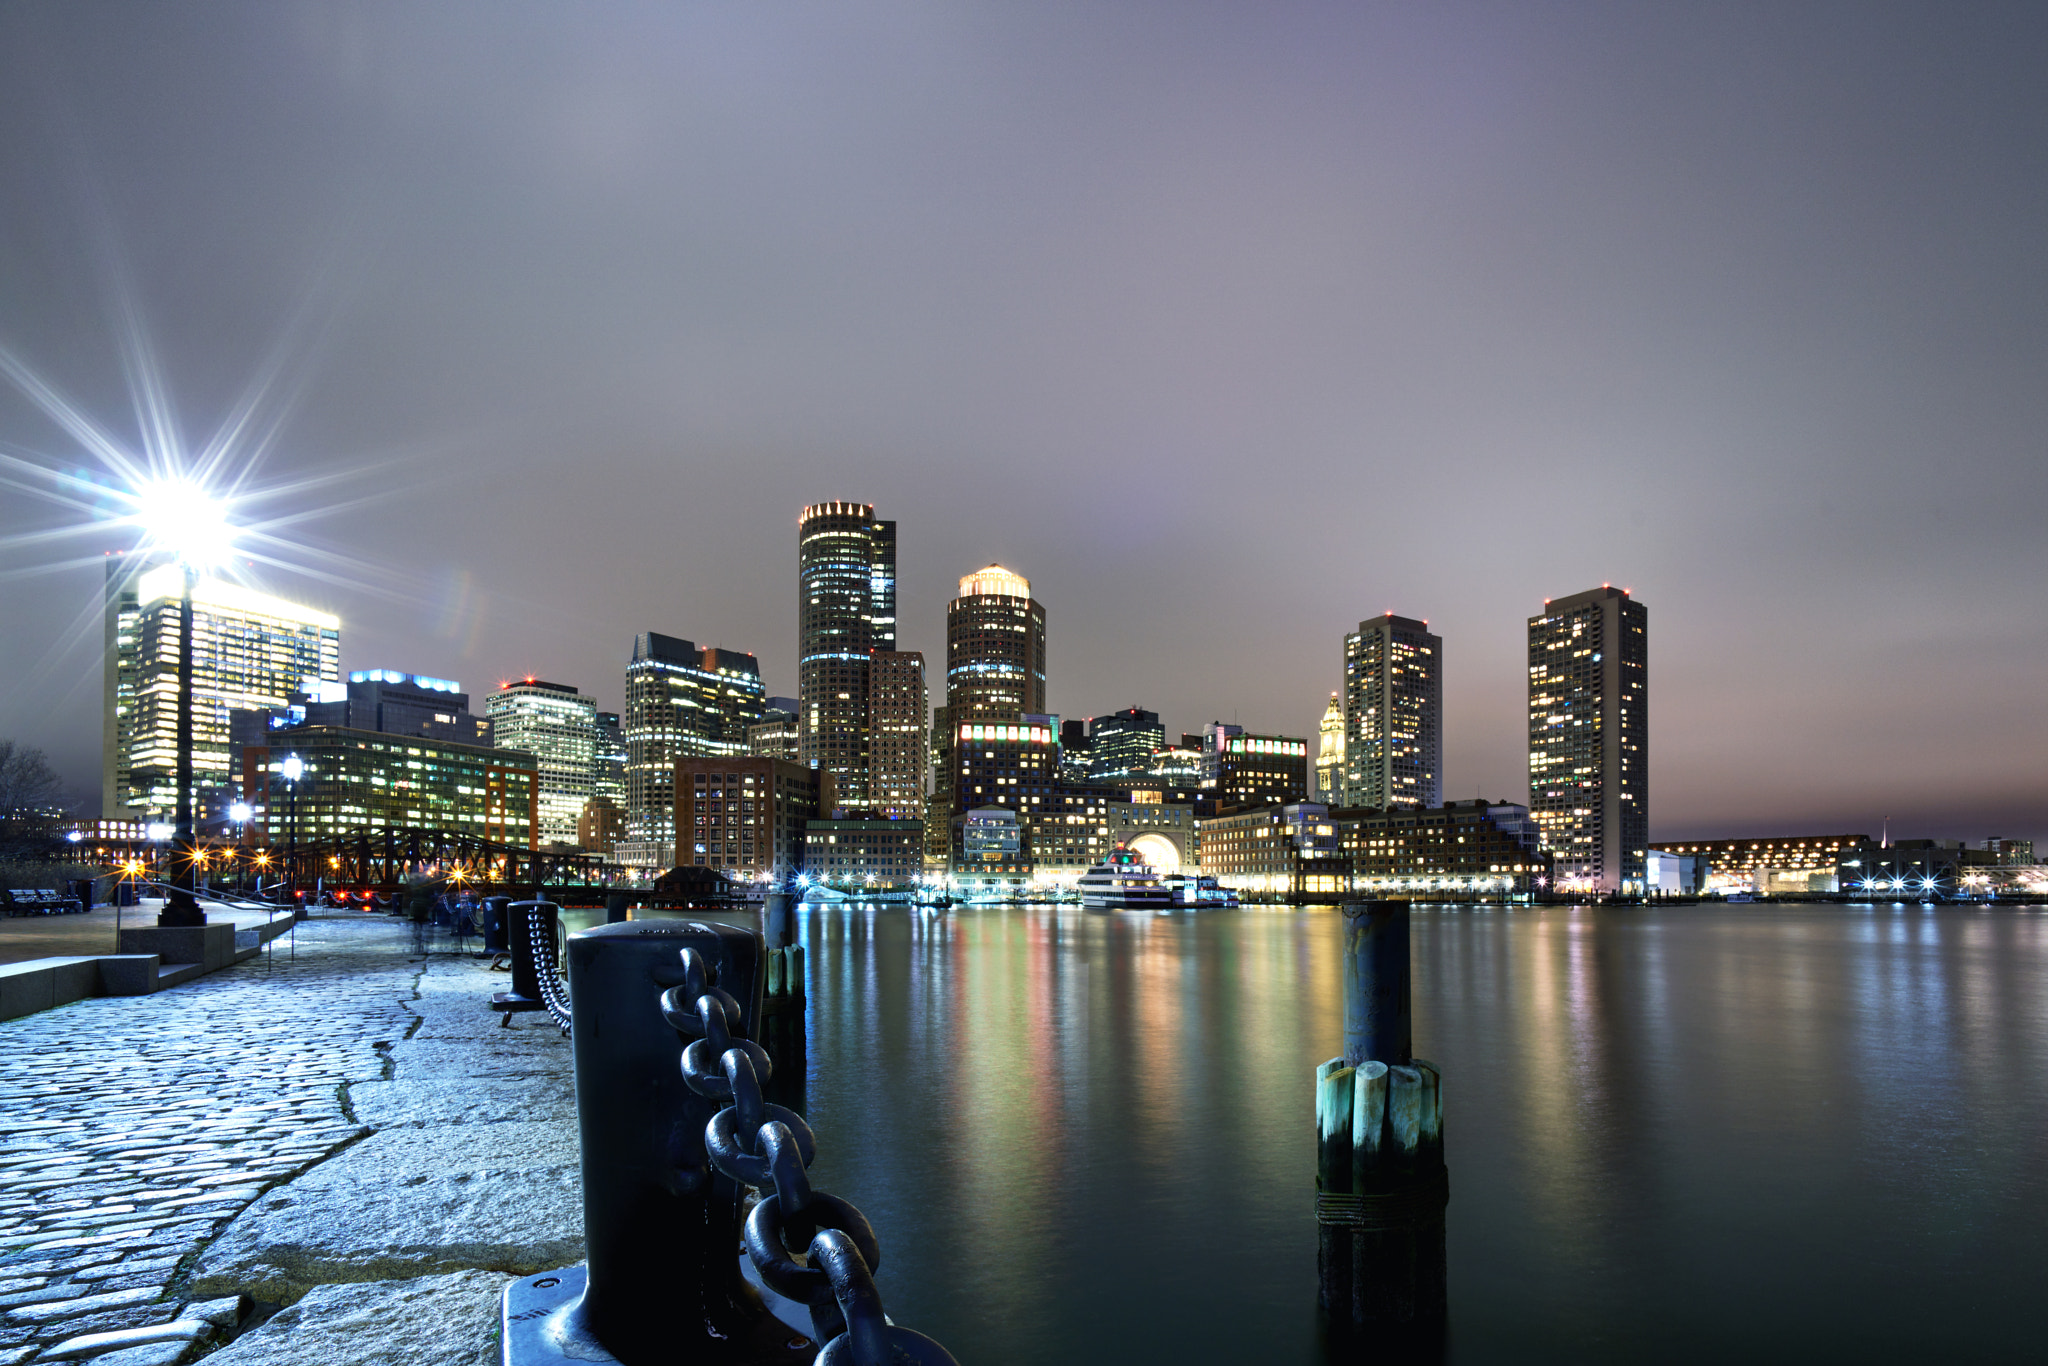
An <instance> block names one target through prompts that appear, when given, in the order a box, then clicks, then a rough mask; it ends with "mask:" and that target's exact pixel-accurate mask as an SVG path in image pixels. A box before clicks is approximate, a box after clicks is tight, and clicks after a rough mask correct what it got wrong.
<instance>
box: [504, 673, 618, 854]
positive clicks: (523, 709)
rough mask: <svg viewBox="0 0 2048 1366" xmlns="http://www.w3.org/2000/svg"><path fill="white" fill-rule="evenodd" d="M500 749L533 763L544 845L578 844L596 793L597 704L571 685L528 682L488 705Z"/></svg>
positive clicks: (511, 687)
mask: <svg viewBox="0 0 2048 1366" xmlns="http://www.w3.org/2000/svg"><path fill="white" fill-rule="evenodd" d="M484 714H485V715H486V716H487V717H489V718H490V723H491V735H492V738H493V741H494V743H495V744H496V745H497V747H498V748H499V749H516V750H523V751H525V752H526V753H528V754H531V755H532V756H533V758H534V768H535V771H536V773H538V775H539V781H540V798H539V804H540V840H541V843H542V844H543V845H548V844H579V843H580V842H581V841H580V840H579V839H578V838H577V834H576V827H577V823H578V822H579V821H580V820H581V819H582V817H583V808H584V806H585V805H586V804H587V803H588V802H589V801H590V798H591V796H592V795H593V792H594V790H595V783H594V782H593V776H594V773H595V771H596V768H597V701H596V699H595V698H590V697H585V696H583V695H582V693H580V692H578V691H577V690H576V689H575V688H573V687H571V686H570V685H569V684H567V683H549V682H545V681H543V680H541V679H538V678H527V679H525V680H523V681H521V682H518V683H508V684H506V685H505V686H504V687H503V688H501V689H500V690H499V691H497V692H494V693H492V694H491V695H490V696H488V697H486V698H485V699H484Z"/></svg>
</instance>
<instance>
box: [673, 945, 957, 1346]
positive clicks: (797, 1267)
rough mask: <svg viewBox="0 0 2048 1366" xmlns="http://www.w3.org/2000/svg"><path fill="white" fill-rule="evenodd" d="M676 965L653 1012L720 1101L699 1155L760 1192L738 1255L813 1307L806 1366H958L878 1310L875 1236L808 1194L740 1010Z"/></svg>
mask: <svg viewBox="0 0 2048 1366" xmlns="http://www.w3.org/2000/svg"><path fill="white" fill-rule="evenodd" d="M682 957H683V984H682V985H681V986H677V987H670V988H669V989H668V990H667V991H664V992H663V993H662V994H661V1013H662V1016H663V1017H664V1018H665V1019H666V1020H667V1021H668V1022H669V1025H670V1026H671V1027H672V1028H673V1029H674V1030H675V1031H676V1033H678V1034H680V1035H682V1036H683V1037H685V1038H687V1039H689V1040H691V1042H690V1043H689V1044H687V1045H686V1046H685V1047H684V1048H683V1058H682V1068H683V1081H684V1083H685V1084H686V1085H687V1086H688V1087H689V1088H690V1089H691V1090H692V1091H694V1092H696V1093H697V1094H698V1095H700V1096H703V1097H705V1098H707V1099H710V1100H715V1101H723V1102H725V1104H724V1106H723V1107H722V1108H721V1109H720V1110H719V1111H718V1113H717V1114H715V1115H713V1116H712V1117H711V1122H710V1123H709V1124H707V1125H705V1126H704V1150H705V1152H706V1153H707V1154H708V1155H709V1157H710V1159H711V1165H712V1166H713V1167H715V1168H717V1169H718V1171H720V1172H721V1173H723V1174H724V1175H726V1176H728V1177H730V1178H732V1179H733V1180H734V1181H737V1182H739V1183H740V1184H741V1185H743V1186H749V1187H752V1188H753V1189H755V1190H757V1191H760V1192H762V1195H761V1199H760V1203H758V1204H756V1205H755V1206H754V1211H753V1213H752V1214H750V1215H748V1216H747V1228H746V1247H747V1256H748V1258H749V1259H750V1260H751V1261H752V1262H753V1264H754V1269H755V1270H756V1271H758V1272H759V1273H760V1275H761V1281H762V1283H763V1284H764V1285H766V1286H767V1287H768V1288H769V1289H771V1290H773V1291H775V1293H777V1294H778V1295H782V1296H785V1297H786V1298H788V1299H791V1300H795V1301H796V1302H797V1303H799V1304H802V1305H805V1306H806V1307H808V1308H809V1309H810V1311H811V1322H812V1324H813V1325H814V1327H815V1329H816V1336H817V1339H818V1341H819V1342H820V1343H822V1344H824V1349H823V1350H822V1351H821V1352H819V1354H818V1356H817V1360H816V1363H815V1364H814V1366H959V1364H958V1363H957V1362H955V1361H954V1359H953V1357H952V1354H951V1353H949V1352H947V1351H946V1349H945V1348H943V1347H941V1346H939V1344H938V1343H936V1342H934V1341H932V1340H931V1339H930V1338H928V1337H926V1336H925V1335H924V1334H922V1333H916V1332H912V1331H911V1330H910V1329H908V1328H899V1327H897V1326H896V1325H894V1324H892V1323H890V1322H889V1319H888V1316H887V1315H886V1314H884V1313H883V1312H882V1297H881V1295H880V1293H879V1292H878V1291H877V1290H876V1289H875V1279H874V1272H875V1270H876V1268H878V1267H879V1266H880V1265H881V1264H882V1249H881V1247H880V1246H879V1245H878V1244H877V1243H876V1242H875V1234H874V1230H873V1229H871V1228H869V1227H868V1221H867V1220H866V1219H865V1218H864V1217H862V1215H861V1212H860V1211H859V1210H857V1209H855V1208H854V1207H853V1206H852V1205H850V1204H848V1203H847V1202H846V1201H844V1200H841V1199H840V1198H839V1197H838V1196H836V1195H827V1194H826V1193H825V1192H823V1191H819V1190H813V1189H811V1183H810V1178H809V1176H808V1175H807V1174H806V1168H808V1167H809V1166H810V1165H811V1163H812V1161H813V1160H815V1159H816V1157H817V1155H818V1140H817V1137H816V1136H815V1135H814V1134H812V1133H811V1126H810V1125H808V1124H806V1123H804V1121H803V1117H802V1116H801V1115H798V1114H797V1113H796V1112H795V1111H793V1110H789V1109H785V1108H784V1107H782V1106H780V1105H770V1104H769V1103H768V1102H767V1101H765V1100H764V1099H762V1096H761V1083H762V1082H764V1081H766V1080H768V1079H769V1077H770V1076H771V1075H773V1072H774V1065H773V1064H772V1063H771V1062H770V1061H769V1059H768V1050H767V1049H765V1048H763V1047H761V1045H760V1044H758V1043H755V1042H754V1041H753V1040H751V1039H748V1038H745V1037H742V1036H741V1032H740V1031H741V1022H742V1021H743V1020H744V1019H745V1015H744V1013H743V1012H742V1011H741V1008H740V1003H739V1002H738V1001H737V1000H736V999H734V997H733V996H732V994H731V993H730V992H728V991H726V990H724V989H723V988H721V987H719V986H718V985H717V974H716V971H715V970H714V969H712V968H711V966H710V965H709V964H707V963H706V962H705V961H704V958H703V956H702V955H700V954H699V953H698V952H697V951H696V950H695V949H684V950H683V951H682ZM792 1244H794V1246H795V1247H798V1248H803V1249H804V1251H802V1252H797V1251H793V1250H792Z"/></svg>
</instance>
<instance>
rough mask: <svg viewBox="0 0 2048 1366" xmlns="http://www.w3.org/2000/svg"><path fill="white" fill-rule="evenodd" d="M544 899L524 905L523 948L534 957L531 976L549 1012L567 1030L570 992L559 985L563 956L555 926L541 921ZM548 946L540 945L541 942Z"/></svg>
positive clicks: (558, 1024)
mask: <svg viewBox="0 0 2048 1366" xmlns="http://www.w3.org/2000/svg"><path fill="white" fill-rule="evenodd" d="M548 904H549V903H547V902H529V903H527V906H526V949H527V952H528V953H530V954H531V955H532V956H533V975H534V979H535V980H536V981H538V982H539V983H540V999H541V1001H542V1002H543V1003H544V1004H546V1006H547V1008H548V1014H549V1015H550V1016H552V1017H554V1021H555V1024H556V1026H557V1027H559V1028H560V1029H561V1031H562V1033H564V1034H567V1033H568V1032H569V1019H570V1012H569V993H568V992H567V991H566V990H564V989H563V986H562V956H561V950H560V946H559V945H557V944H556V942H555V927H554V926H552V925H547V924H545V923H543V921H544V917H543V916H542V915H541V913H540V911H541V907H542V906H545V905H548ZM561 913H562V912H561V908H560V907H556V908H555V915H556V917H557V920H556V923H557V924H559V923H560V916H561ZM543 939H545V940H546V941H547V946H546V947H545V948H543V947H542V946H541V941H542V940H543Z"/></svg>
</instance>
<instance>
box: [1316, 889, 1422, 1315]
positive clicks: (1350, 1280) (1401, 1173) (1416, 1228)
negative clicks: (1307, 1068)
mask: <svg viewBox="0 0 2048 1366" xmlns="http://www.w3.org/2000/svg"><path fill="white" fill-rule="evenodd" d="M1410 1048H1411V1037H1410V1015H1409V972H1408V903H1407V902H1405V901H1367V902H1357V903H1353V904H1350V905H1347V906H1345V907H1344V1056H1343V1057H1341V1058H1332V1059H1331V1060H1330V1061H1329V1062H1327V1063H1324V1064H1323V1065H1322V1067H1320V1068H1318V1069H1317V1071H1316V1133H1317V1153H1316V1156H1317V1163H1316V1169H1317V1179H1316V1223H1317V1235H1318V1239H1319V1242H1318V1248H1317V1266H1318V1273H1319V1274H1318V1287H1317V1291H1318V1295H1317V1297H1318V1299H1319V1300H1320V1302H1321V1303H1322V1306H1323V1308H1324V1309H1326V1310H1327V1311H1328V1312H1329V1314H1330V1316H1331V1318H1332V1319H1333V1320H1334V1321H1335V1323H1336V1325H1337V1326H1338V1328H1339V1329H1340V1331H1348V1330H1351V1329H1365V1328H1371V1329H1373V1330H1375V1332H1376V1333H1383V1331H1388V1330H1390V1331H1393V1332H1396V1333H1415V1332H1420V1333H1424V1334H1429V1333H1435V1332H1438V1331H1439V1330H1440V1327H1441V1324H1442V1322H1443V1319H1444V1313H1445V1308H1446V1288H1445V1279H1444V1270H1445V1265H1444V1206H1445V1205H1446V1204H1447V1203H1448V1201H1449V1199H1450V1181H1449V1176H1448V1174H1447V1172H1446V1169H1445V1167H1444V1149H1443V1097H1442V1078H1441V1076H1440V1075H1439V1073H1438V1071H1437V1069H1436V1067H1435V1066H1434V1065H1432V1064H1430V1063H1427V1062H1423V1061H1421V1060H1420V1059H1417V1058H1414V1057H1411V1056H1410ZM1345 1110H1348V1111H1349V1114H1348V1116H1347V1115H1345V1114H1343V1113H1341V1112H1343V1111H1345ZM1419 1341H1420V1339H1413V1340H1411V1342H1410V1344H1409V1345H1411V1346H1413V1345H1415V1343H1416V1342H1419ZM1390 1343H1391V1339H1388V1338H1386V1337H1384V1336H1379V1337H1377V1338H1375V1340H1374V1341H1373V1342H1371V1343H1361V1344H1360V1346H1361V1347H1364V1348H1368V1349H1371V1348H1385V1347H1387V1346H1389V1345H1390Z"/></svg>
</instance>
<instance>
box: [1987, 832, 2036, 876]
mask: <svg viewBox="0 0 2048 1366" xmlns="http://www.w3.org/2000/svg"><path fill="white" fill-rule="evenodd" d="M1984 852H1985V853H1987V854H1990V855H1991V856H1992V857H1993V858H1994V859H1995V860H1997V862H1998V863H1999V864H2000V865H2001V866H2002V867H2006V868H2031V867H2033V866H2034V842H2033V841H2032V840H2015V839H2006V838H2003V837H2001V836H1996V835H1994V836H1992V837H1991V838H1990V839H1988V840H1985V841H1984Z"/></svg>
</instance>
